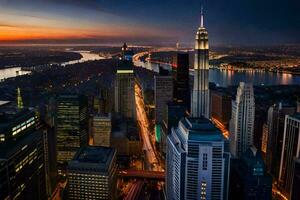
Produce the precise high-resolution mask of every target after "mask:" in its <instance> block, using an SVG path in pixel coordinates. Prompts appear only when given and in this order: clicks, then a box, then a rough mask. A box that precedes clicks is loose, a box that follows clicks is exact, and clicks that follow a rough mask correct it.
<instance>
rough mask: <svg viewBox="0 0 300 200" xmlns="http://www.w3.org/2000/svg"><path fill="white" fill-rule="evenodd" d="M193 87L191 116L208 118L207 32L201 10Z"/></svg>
mask: <svg viewBox="0 0 300 200" xmlns="http://www.w3.org/2000/svg"><path fill="white" fill-rule="evenodd" d="M195 40H196V41H195V63H194V86H193V93H192V103H191V104H192V109H191V112H192V116H193V117H201V116H204V117H206V118H210V111H209V107H210V105H209V87H208V71H209V63H208V61H209V46H208V32H207V30H206V29H205V28H204V25H203V9H201V24H200V27H199V28H198V31H197V33H196V39H195Z"/></svg>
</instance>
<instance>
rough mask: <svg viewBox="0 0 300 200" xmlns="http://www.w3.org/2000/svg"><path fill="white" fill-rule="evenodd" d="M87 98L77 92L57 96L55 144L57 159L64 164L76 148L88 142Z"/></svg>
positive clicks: (71, 156)
mask: <svg viewBox="0 0 300 200" xmlns="http://www.w3.org/2000/svg"><path fill="white" fill-rule="evenodd" d="M87 106H88V105H87V98H86V97H85V96H82V95H78V94H61V95H59V96H58V97H57V109H56V110H57V114H56V145H57V161H58V164H60V166H59V168H61V166H62V165H61V164H63V163H64V164H66V162H68V161H70V160H71V159H72V158H73V157H74V155H75V153H76V152H77V151H78V149H79V148H80V147H82V146H85V145H87V142H88V116H87Z"/></svg>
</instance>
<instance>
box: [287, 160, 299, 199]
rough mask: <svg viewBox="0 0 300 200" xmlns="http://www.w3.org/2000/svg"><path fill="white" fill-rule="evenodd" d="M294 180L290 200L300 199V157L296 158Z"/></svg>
mask: <svg viewBox="0 0 300 200" xmlns="http://www.w3.org/2000/svg"><path fill="white" fill-rule="evenodd" d="M293 167H294V170H293V182H292V188H291V195H290V198H289V199H290V200H298V199H300V190H299V188H300V158H299V157H298V158H294V166H293Z"/></svg>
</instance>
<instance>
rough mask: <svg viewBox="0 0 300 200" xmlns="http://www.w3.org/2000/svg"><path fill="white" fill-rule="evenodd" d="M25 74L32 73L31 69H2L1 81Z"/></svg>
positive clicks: (0, 72) (0, 70)
mask: <svg viewBox="0 0 300 200" xmlns="http://www.w3.org/2000/svg"><path fill="white" fill-rule="evenodd" d="M25 74H30V71H23V70H22V68H21V67H12V68H5V69H0V81H2V80H4V79H7V78H12V77H16V76H21V75H25Z"/></svg>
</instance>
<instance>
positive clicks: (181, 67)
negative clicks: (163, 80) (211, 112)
mask: <svg viewBox="0 0 300 200" xmlns="http://www.w3.org/2000/svg"><path fill="white" fill-rule="evenodd" d="M172 73H173V80H174V83H173V98H174V101H175V102H176V103H178V104H181V105H183V106H185V107H186V109H187V110H190V96H191V95H190V86H189V54H188V53H186V52H176V55H175V56H174V57H173V66H172Z"/></svg>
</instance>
